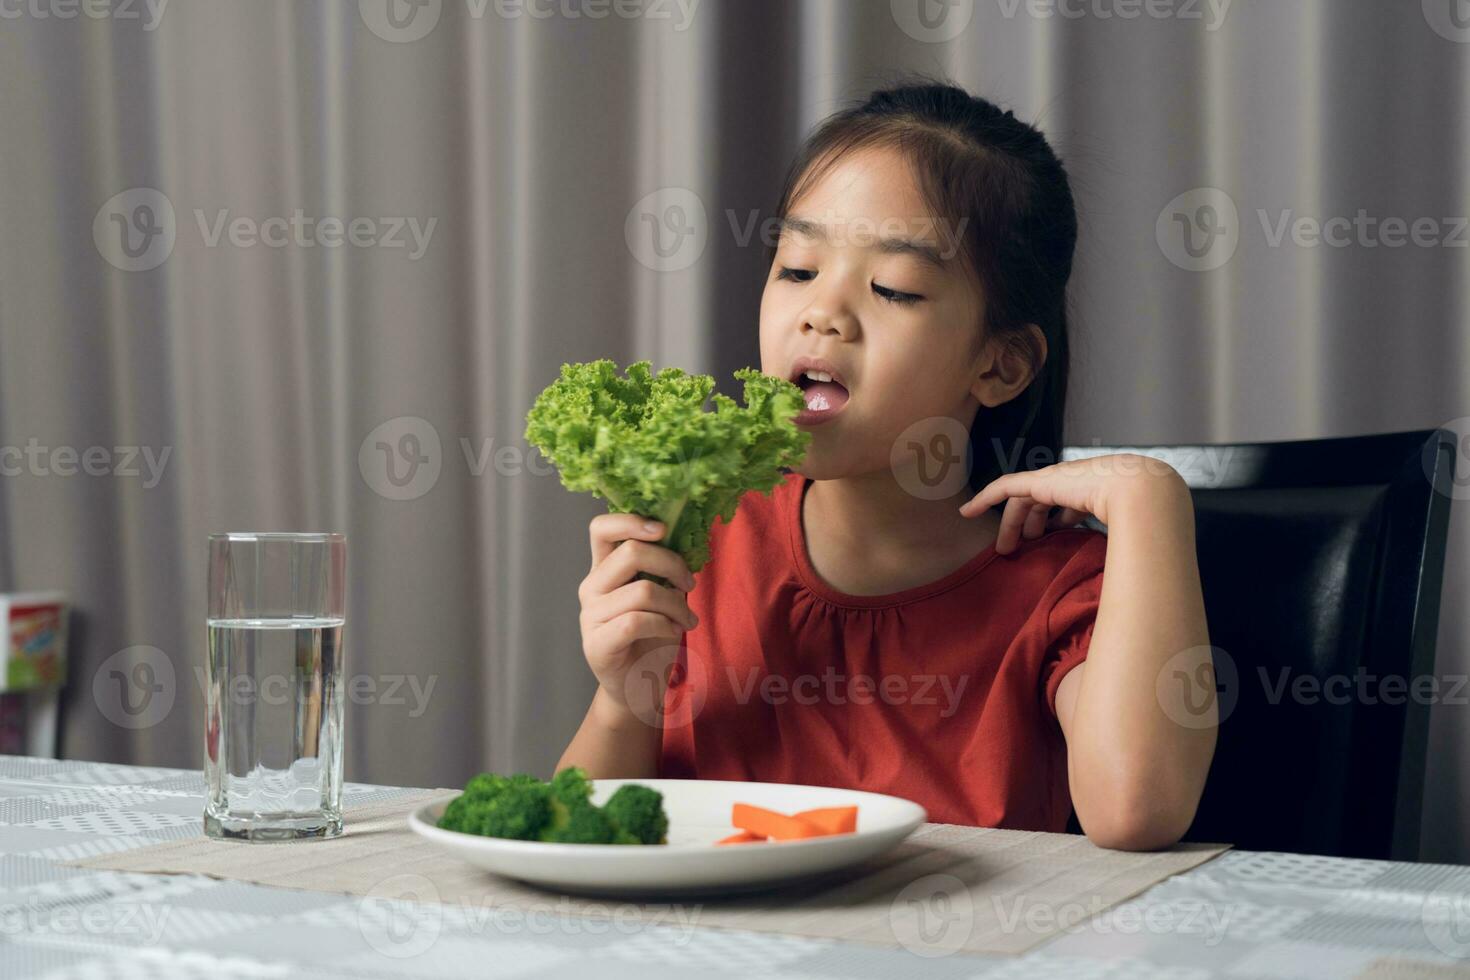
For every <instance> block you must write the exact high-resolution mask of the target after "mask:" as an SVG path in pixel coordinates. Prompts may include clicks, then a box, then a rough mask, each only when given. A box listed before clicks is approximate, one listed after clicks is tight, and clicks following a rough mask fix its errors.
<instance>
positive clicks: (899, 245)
mask: <svg viewBox="0 0 1470 980" xmlns="http://www.w3.org/2000/svg"><path fill="white" fill-rule="evenodd" d="M787 232H794V233H795V234H798V235H805V236H808V237H811V238H820V239H822V240H823V241H826V242H828V243H829V244H830V243H831V241H832V236H831V235H830V234H828V232H827V226H826V225H823V224H821V223H819V222H816V221H812V220H810V219H808V218H798V217H794V216H791V215H787V216H786V217H784V218H781V219H780V234H782V235H784V234H786V233H787ZM863 247H864V248H872V247H876V248H877V249H878V251H880V252H883V253H884V254H886V255H912V256H914V257H915V258H917V259H919V260H920V261H922V262H924V263H926V264H928V265H931V266H933V267H934V268H936V269H939V270H941V271H947V270H948V268H949V266H948V264H947V263H946V262H945V261H944V258H943V257H942V256H941V255H940V252H939V249H938V247H936V246H934V245H931V244H929V243H928V242H920V241H915V240H914V239H912V238H903V237H899V236H890V237H886V238H879V239H878V240H877V241H876V242H873V243H871V244H864V245H863Z"/></svg>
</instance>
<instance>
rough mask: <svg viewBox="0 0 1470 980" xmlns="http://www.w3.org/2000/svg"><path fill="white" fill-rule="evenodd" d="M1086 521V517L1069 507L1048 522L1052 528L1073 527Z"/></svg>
mask: <svg viewBox="0 0 1470 980" xmlns="http://www.w3.org/2000/svg"><path fill="white" fill-rule="evenodd" d="M1086 519H1087V515H1086V514H1085V513H1083V512H1082V511H1080V510H1074V509H1073V508H1071V507H1063V508H1062V509H1061V510H1060V511H1058V512H1057V513H1056V514H1055V515H1054V516H1053V517H1052V519H1051V520H1050V521H1049V522H1048V523H1049V524H1050V526H1051V527H1053V528H1061V527H1074V526H1076V525H1078V524H1081V523H1082V522H1083V521H1085V520H1086Z"/></svg>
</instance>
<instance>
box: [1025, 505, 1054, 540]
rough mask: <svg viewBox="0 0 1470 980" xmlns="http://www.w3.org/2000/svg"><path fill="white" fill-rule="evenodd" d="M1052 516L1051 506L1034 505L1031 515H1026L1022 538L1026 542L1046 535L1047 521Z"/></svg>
mask: <svg viewBox="0 0 1470 980" xmlns="http://www.w3.org/2000/svg"><path fill="white" fill-rule="evenodd" d="M1049 514H1051V505H1050V504H1033V505H1032V507H1031V513H1029V514H1027V515H1026V522H1025V524H1024V525H1023V527H1022V529H1021V536H1022V537H1024V538H1025V539H1026V540H1028V541H1029V540H1032V539H1033V538H1039V537H1041V536H1042V535H1043V534H1045V533H1046V519H1047V516H1048V515H1049Z"/></svg>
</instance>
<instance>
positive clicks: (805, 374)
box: [792, 368, 848, 425]
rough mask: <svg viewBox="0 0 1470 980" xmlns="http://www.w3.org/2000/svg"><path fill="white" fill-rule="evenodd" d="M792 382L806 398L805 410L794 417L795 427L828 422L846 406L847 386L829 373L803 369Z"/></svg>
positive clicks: (816, 369) (814, 369)
mask: <svg viewBox="0 0 1470 980" xmlns="http://www.w3.org/2000/svg"><path fill="white" fill-rule="evenodd" d="M792 380H793V381H794V382H795V384H796V386H797V387H798V388H800V389H801V391H802V395H803V396H804V397H805V398H806V408H805V409H803V410H802V411H801V412H800V413H799V414H798V415H797V416H796V419H795V421H796V424H797V425H820V424H821V423H823V422H829V421H831V420H832V419H833V418H834V417H836V415H837V413H838V412H840V411H842V409H843V407H844V406H845V405H846V404H847V399H848V391H847V386H846V385H844V384H843V383H842V382H841V381H838V380H837V379H836V377H834V376H833V374H832V372H830V371H823V370H820V369H818V368H805V369H803V370H802V371H801V372H800V373H799V374H798V375H797V376H796V377H795V378H794V379H792Z"/></svg>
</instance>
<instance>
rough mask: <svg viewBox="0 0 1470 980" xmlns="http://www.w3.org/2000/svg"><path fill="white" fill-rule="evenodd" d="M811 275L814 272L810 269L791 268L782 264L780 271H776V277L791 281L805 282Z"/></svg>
mask: <svg viewBox="0 0 1470 980" xmlns="http://www.w3.org/2000/svg"><path fill="white" fill-rule="evenodd" d="M813 275H815V273H814V272H812V270H810V269H792V268H788V267H787V266H784V265H783V266H782V267H781V271H780V272H778V273H776V278H777V279H789V280H791V281H792V282H807V281H808V280H809V279H811V277H812V276H813Z"/></svg>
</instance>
